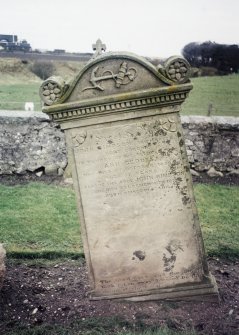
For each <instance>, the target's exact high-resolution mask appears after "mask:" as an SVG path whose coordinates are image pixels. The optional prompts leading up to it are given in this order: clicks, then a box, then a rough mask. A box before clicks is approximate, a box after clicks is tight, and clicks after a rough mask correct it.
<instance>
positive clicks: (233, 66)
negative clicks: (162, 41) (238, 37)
mask: <svg viewBox="0 0 239 335" xmlns="http://www.w3.org/2000/svg"><path fill="white" fill-rule="evenodd" d="M182 54H183V56H184V58H186V59H187V60H188V62H189V63H190V64H191V66H194V67H202V66H205V67H214V68H216V69H217V70H218V73H219V74H228V73H238V70H239V45H237V44H232V45H228V44H218V43H215V42H210V41H208V42H203V43H196V42H191V43H189V44H187V45H185V47H184V48H183V50H182Z"/></svg>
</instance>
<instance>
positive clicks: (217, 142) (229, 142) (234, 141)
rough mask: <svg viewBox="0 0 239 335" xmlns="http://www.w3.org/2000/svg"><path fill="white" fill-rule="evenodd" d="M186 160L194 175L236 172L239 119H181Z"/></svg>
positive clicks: (184, 117)
mask: <svg viewBox="0 0 239 335" xmlns="http://www.w3.org/2000/svg"><path fill="white" fill-rule="evenodd" d="M181 119H182V124H183V129H184V135H185V143H186V147H187V153H188V159H189V162H190V164H191V167H192V168H193V169H194V170H196V171H207V170H210V168H212V167H213V168H214V169H215V170H217V171H221V172H223V173H224V172H230V171H233V170H236V169H239V117H220V116H217V117H216V116H214V117H204V116H183V117H181ZM238 171H239V170H238Z"/></svg>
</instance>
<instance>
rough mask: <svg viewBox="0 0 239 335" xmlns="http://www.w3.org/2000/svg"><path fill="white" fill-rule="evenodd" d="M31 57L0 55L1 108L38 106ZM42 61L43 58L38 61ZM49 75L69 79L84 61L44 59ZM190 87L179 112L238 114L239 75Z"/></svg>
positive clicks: (196, 80)
mask: <svg viewBox="0 0 239 335" xmlns="http://www.w3.org/2000/svg"><path fill="white" fill-rule="evenodd" d="M34 62H35V61H33V60H21V59H16V58H0V110H1V109H7V110H23V109H24V104H25V102H26V101H32V102H34V104H35V110H41V103H40V98H39V94H38V92H39V87H40V85H41V82H42V79H40V78H39V77H38V76H36V75H35V74H34V73H33V72H32V71H31V69H32V66H33V65H34ZM41 62H42V61H41ZM47 63H50V64H52V65H53V73H52V75H59V76H61V77H63V78H64V79H65V80H71V79H72V78H74V76H75V75H76V74H77V73H78V72H79V71H80V70H81V68H82V67H83V66H84V64H85V62H80V61H79V62H78V61H47ZM192 83H193V86H194V88H193V90H192V91H191V92H190V95H189V98H188V99H187V100H186V102H185V103H184V104H183V110H182V114H186V115H190V114H194V115H207V114H208V111H210V112H211V115H226V116H239V75H238V74H232V75H227V76H210V77H198V78H192Z"/></svg>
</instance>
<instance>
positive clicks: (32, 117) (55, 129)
mask: <svg viewBox="0 0 239 335" xmlns="http://www.w3.org/2000/svg"><path fill="white" fill-rule="evenodd" d="M66 164H67V158H66V145H65V136H64V133H63V132H62V131H61V130H60V129H59V126H57V125H56V124H54V123H52V122H51V121H50V120H49V118H48V117H47V116H44V115H43V114H42V113H37V112H35V113H33V112H20V113H19V112H11V111H7V112H4V111H0V174H12V173H18V174H22V173H26V172H27V171H30V172H33V171H35V170H38V169H40V168H44V167H46V169H48V167H49V166H50V167H52V168H51V170H55V173H56V174H57V169H58V168H64V167H65V166H66ZM37 172H38V171H37Z"/></svg>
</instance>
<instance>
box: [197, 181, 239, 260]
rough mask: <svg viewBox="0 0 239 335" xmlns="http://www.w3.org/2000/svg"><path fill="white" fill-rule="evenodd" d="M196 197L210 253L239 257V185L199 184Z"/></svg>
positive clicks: (206, 245) (207, 249) (205, 240)
mask: <svg viewBox="0 0 239 335" xmlns="http://www.w3.org/2000/svg"><path fill="white" fill-rule="evenodd" d="M195 196H196V200H197V206H198V212H199V217H200V222H201V228H202V232H203V237H204V244H205V248H206V251H207V253H208V255H212V256H213V255H214V256H223V257H234V256H239V201H238V199H239V187H228V186H222V185H204V184H199V185H196V187H195Z"/></svg>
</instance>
